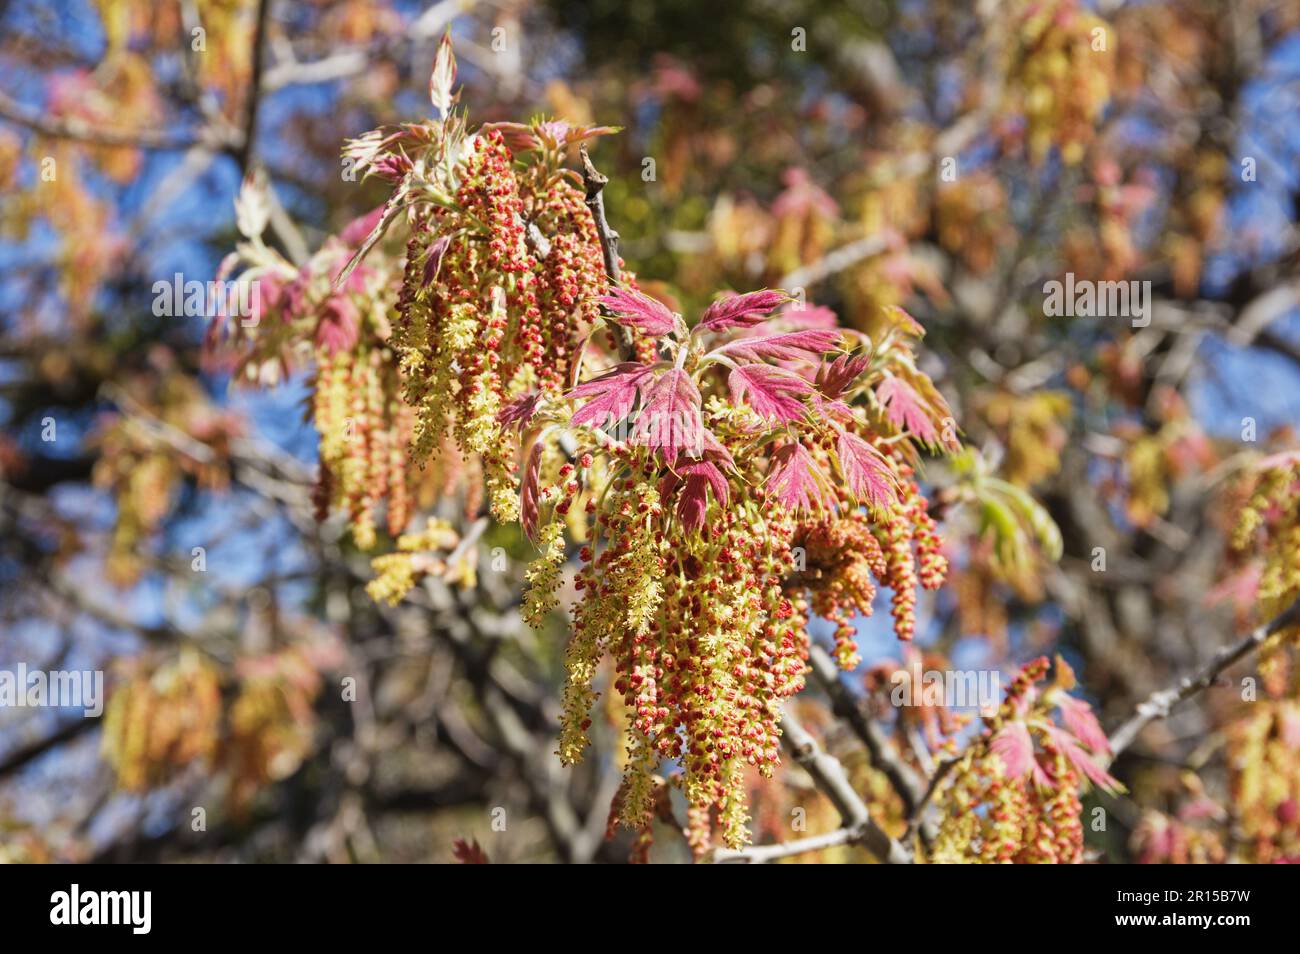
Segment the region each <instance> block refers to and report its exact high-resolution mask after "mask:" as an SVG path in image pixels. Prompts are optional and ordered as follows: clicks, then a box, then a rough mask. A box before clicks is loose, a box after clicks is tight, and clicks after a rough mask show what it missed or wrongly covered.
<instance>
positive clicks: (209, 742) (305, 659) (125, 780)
mask: <svg viewBox="0 0 1300 954" xmlns="http://www.w3.org/2000/svg"><path fill="white" fill-rule="evenodd" d="M238 677H239V678H238V680H237V683H236V684H235V685H234V686H233V687H232V691H231V693H230V698H229V700H228V701H229V704H228V705H225V704H224V702H223V695H224V692H223V689H224V687H223V684H222V676H221V673H220V670H219V669H218V668H217V667H216V666H214V665H212V664H211V663H209V662H208V661H207V660H205V659H204V658H203V657H202V656H201V655H200V654H199V653H198V652H197V651H194V650H186V651H184V652H182V653H180V654H179V655H178V656H176V657H175V658H173V659H170V660H168V661H166V662H164V663H162V664H161V665H158V666H156V667H153V668H148V669H141V670H140V671H138V672H136V673H134V674H133V675H131V676H130V677H129V678H128V679H127V680H126V681H125V682H124V683H123V684H122V685H120V686H119V687H117V688H116V689H115V690H114V691H113V694H112V697H111V698H110V699H109V703H108V707H107V709H106V711H105V714H104V733H103V738H102V741H101V749H102V751H103V753H104V758H105V761H107V762H108V764H109V765H110V766H111V767H112V768H113V770H114V773H115V775H116V777H117V782H118V784H119V785H120V786H121V787H122V788H124V789H126V790H128V791H133V792H140V791H145V790H147V789H151V788H157V787H160V786H163V785H166V784H168V783H169V782H171V781H173V780H174V779H176V778H177V777H178V776H179V775H180V773H182V772H183V771H184V770H185V769H187V768H188V767H191V766H200V767H202V768H204V769H205V770H210V769H212V768H219V769H221V770H223V771H224V772H225V774H226V776H227V778H228V780H229V783H230V786H231V790H230V795H231V802H232V804H233V805H234V806H235V807H236V808H239V807H242V806H245V805H247V803H248V801H249V799H250V798H251V797H252V795H253V794H254V793H255V792H256V791H257V790H258V789H259V788H260V787H261V786H262V785H264V784H266V783H267V782H269V781H273V780H278V779H282V778H284V777H286V776H288V775H290V774H291V773H292V772H293V771H294V770H296V769H297V768H298V766H299V765H300V764H301V762H302V760H303V758H305V757H306V756H307V754H308V753H309V752H310V749H311V744H312V739H313V733H314V725H315V713H314V701H315V699H316V696H317V695H318V693H319V692H320V687H321V676H320V673H319V672H318V670H317V666H316V661H315V660H314V659H313V658H312V657H311V654H310V653H308V652H304V651H301V650H298V649H295V648H290V649H286V650H283V651H281V652H277V653H273V654H270V655H267V656H262V657H255V658H249V659H245V660H242V661H241V664H240V671H239V674H238Z"/></svg>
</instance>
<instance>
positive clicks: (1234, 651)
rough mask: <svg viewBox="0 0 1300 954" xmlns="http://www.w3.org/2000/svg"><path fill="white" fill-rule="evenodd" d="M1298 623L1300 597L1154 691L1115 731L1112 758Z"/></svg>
mask: <svg viewBox="0 0 1300 954" xmlns="http://www.w3.org/2000/svg"><path fill="white" fill-rule="evenodd" d="M1298 623H1300V599H1297V600H1296V601H1295V602H1294V603H1292V604H1291V605H1290V606H1289V607H1288V608H1287V609H1286V610H1285V611H1284V612H1283V613H1282V614H1281V615H1279V616H1278V617H1277V618H1276V619H1274V620H1273V621H1272V622H1271V623H1265V624H1264V625H1263V626H1259V627H1257V628H1256V629H1255V630H1254V631H1252V632H1251V633H1250V634H1249V635H1248V636H1246V638H1245V639H1242V640H1240V641H1239V642H1237V643H1234V644H1232V645H1231V646H1225V647H1224V648H1223V649H1221V650H1219V652H1218V653H1216V654H1215V656H1214V658H1213V659H1211V660H1210V661H1209V662H1208V663H1206V664H1205V665H1204V666H1202V667H1201V669H1200V671H1199V672H1197V673H1196V675H1194V676H1188V677H1186V678H1185V679H1183V681H1182V682H1180V683H1179V684H1178V685H1177V686H1174V687H1171V688H1168V689H1162V690H1160V691H1159V692H1154V693H1152V694H1151V695H1150V696H1149V697H1147V699H1146V701H1145V702H1142V703H1140V704H1139V705H1138V707H1137V711H1136V712H1135V713H1134V714H1133V715H1132V716H1131V717H1130V718H1129V719H1128V721H1127V722H1125V723H1124V724H1123V725H1121V726H1120V727H1119V728H1118V729H1116V730H1115V731H1114V732H1112V733H1111V736H1110V750H1111V760H1112V761H1113V760H1114V759H1115V757H1116V756H1118V755H1119V754H1120V753H1121V752H1123V751H1124V750H1125V749H1127V748H1128V747H1129V746H1130V745H1132V743H1133V740H1134V739H1136V738H1137V736H1138V733H1140V732H1141V731H1142V730H1143V729H1145V728H1146V727H1147V726H1148V725H1150V724H1151V723H1152V722H1154V721H1156V720H1157V719H1163V718H1165V717H1167V716H1168V715H1169V713H1170V712H1171V711H1172V710H1173V708H1174V706H1176V705H1177V704H1178V703H1180V702H1183V701H1185V700H1187V699H1190V698H1191V697H1192V696H1194V695H1196V694H1197V693H1199V692H1201V691H1203V690H1205V689H1208V688H1209V687H1210V686H1212V685H1214V681H1215V680H1216V679H1217V678H1218V677H1219V675H1220V674H1221V673H1222V672H1224V670H1226V669H1227V668H1228V667H1229V666H1231V665H1232V664H1233V663H1235V662H1237V661H1239V660H1241V659H1243V658H1245V657H1246V656H1248V655H1250V654H1251V653H1252V652H1254V651H1255V650H1257V649H1258V648H1259V647H1260V646H1261V645H1263V643H1264V641H1265V640H1267V639H1268V638H1269V637H1270V636H1272V635H1273V634H1274V633H1278V632H1281V631H1282V630H1284V629H1286V628H1288V627H1290V626H1295V625H1296V624H1298Z"/></svg>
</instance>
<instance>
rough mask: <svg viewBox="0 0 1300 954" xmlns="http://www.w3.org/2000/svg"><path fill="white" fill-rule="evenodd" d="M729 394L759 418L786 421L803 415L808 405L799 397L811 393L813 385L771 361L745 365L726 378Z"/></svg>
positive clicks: (797, 418) (795, 419) (794, 419)
mask: <svg viewBox="0 0 1300 954" xmlns="http://www.w3.org/2000/svg"><path fill="white" fill-rule="evenodd" d="M727 386H728V387H729V388H730V389H731V396H732V397H733V398H735V399H736V400H737V401H744V402H745V403H747V404H748V405H749V406H750V407H752V408H753V409H754V412H755V413H756V414H758V416H759V417H762V418H766V419H767V420H777V421H782V422H785V423H788V422H790V421H797V420H799V419H800V418H801V417H803V415H804V412H805V411H806V410H807V406H806V405H805V404H804V403H803V402H802V401H801V400H799V397H800V396H801V395H804V394H810V393H812V390H813V388H812V385H810V384H809V383H808V382H807V381H805V380H804V379H803V378H801V377H799V376H798V375H796V374H793V373H791V372H789V371H786V370H785V369H783V368H774V367H772V366H771V365H770V364H744V365H741V366H740V367H738V368H735V369H734V370H733V371H732V372H731V375H730V376H729V377H728V378H727Z"/></svg>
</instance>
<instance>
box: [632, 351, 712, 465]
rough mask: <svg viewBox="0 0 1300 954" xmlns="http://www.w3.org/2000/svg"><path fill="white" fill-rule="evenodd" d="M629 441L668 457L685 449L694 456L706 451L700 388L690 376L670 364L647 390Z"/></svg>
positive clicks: (675, 457) (675, 455) (666, 458)
mask: <svg viewBox="0 0 1300 954" xmlns="http://www.w3.org/2000/svg"><path fill="white" fill-rule="evenodd" d="M630 443H632V444H637V445H640V446H642V447H651V448H654V449H656V450H658V451H659V453H660V454H661V455H662V456H663V457H664V459H665V460H670V461H674V460H676V459H677V456H678V455H679V454H681V453H683V452H685V453H689V454H690V455H691V456H692V457H698V456H700V455H701V454H702V453H703V451H704V423H703V421H702V420H701V419H700V392H699V389H697V388H696V387H695V382H694V381H692V380H691V376H690V375H689V374H687V373H686V372H685V371H683V370H682V369H681V368H671V369H669V370H668V371H665V372H664V373H663V374H662V375H660V377H659V379H658V380H657V381H655V383H654V384H653V385H651V387H650V388H649V390H648V391H646V394H645V402H644V406H643V407H642V408H641V413H640V414H638V415H637V419H636V426H635V427H634V428H633V430H632V438H631V441H630Z"/></svg>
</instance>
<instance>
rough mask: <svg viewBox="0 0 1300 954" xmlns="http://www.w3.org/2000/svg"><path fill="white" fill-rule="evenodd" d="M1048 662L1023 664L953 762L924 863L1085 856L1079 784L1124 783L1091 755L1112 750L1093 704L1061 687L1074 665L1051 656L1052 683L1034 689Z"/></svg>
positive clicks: (1068, 685)
mask: <svg viewBox="0 0 1300 954" xmlns="http://www.w3.org/2000/svg"><path fill="white" fill-rule="evenodd" d="M1047 670H1048V661H1047V659H1046V657H1040V658H1039V659H1036V660H1034V661H1033V662H1030V663H1027V664H1026V665H1025V666H1024V667H1023V668H1022V669H1021V671H1020V672H1019V674H1017V676H1016V678H1015V679H1014V680H1013V681H1012V683H1011V686H1010V687H1009V688H1008V690H1007V694H1006V698H1005V699H1004V700H1003V702H1002V705H1001V707H1000V708H999V709H998V711H997V713H996V714H995V715H994V716H992V717H991V718H989V719H987V720H986V724H985V728H984V731H983V733H982V734H981V736H980V737H979V738H978V739H976V740H975V741H973V742H972V744H971V745H969V746H967V748H966V751H965V752H964V753H963V754H962V755H961V756H960V757H959V758H958V760H957V762H956V763H955V765H954V766H953V768H952V771H951V772H950V773H949V779H950V780H949V781H948V782H947V783H946V784H945V787H944V789H943V791H942V792H941V794H940V796H939V799H938V803H939V804H940V806H941V808H942V813H943V822H942V824H941V826H940V829H939V834H938V837H937V838H936V839H935V843H934V846H933V849H932V852H931V855H930V860H931V861H934V862H939V863H961V862H983V863H1018V864H1024V863H1030V864H1032V863H1067V864H1068V863H1076V862H1079V861H1081V860H1082V859H1083V829H1082V825H1081V823H1080V820H1079V815H1080V811H1081V805H1080V802H1079V789H1080V786H1083V785H1087V784H1088V783H1089V782H1091V783H1092V784H1095V785H1097V786H1099V787H1100V788H1103V789H1105V790H1107V791H1119V790H1121V786H1120V784H1119V782H1117V781H1116V780H1115V779H1114V778H1112V777H1111V776H1110V775H1109V774H1108V773H1107V772H1106V770H1105V769H1104V768H1103V767H1102V766H1101V765H1100V764H1099V763H1098V761H1097V759H1098V758H1106V757H1108V756H1109V752H1110V748H1109V745H1108V743H1107V740H1106V735H1105V733H1104V732H1102V730H1101V726H1100V725H1098V723H1097V719H1096V717H1095V716H1094V715H1093V713H1092V709H1091V707H1090V706H1089V705H1088V704H1087V703H1086V702H1084V701H1083V700H1081V699H1078V698H1075V697H1074V696H1071V695H1069V694H1068V691H1069V690H1070V689H1072V688H1073V687H1074V684H1075V682H1074V674H1073V672H1071V670H1070V668H1069V666H1068V665H1066V663H1065V661H1064V660H1062V659H1059V658H1058V659H1057V661H1056V677H1055V680H1054V682H1053V683H1052V684H1051V685H1049V686H1047V687H1045V688H1043V689H1040V687H1039V686H1038V683H1040V682H1041V681H1042V680H1043V679H1044V678H1045V677H1046V675H1047ZM1053 712H1055V713H1056V714H1058V715H1059V716H1060V719H1061V723H1060V724H1057V722H1056V721H1055V720H1054V719H1053ZM1035 742H1036V743H1037V746H1035Z"/></svg>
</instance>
